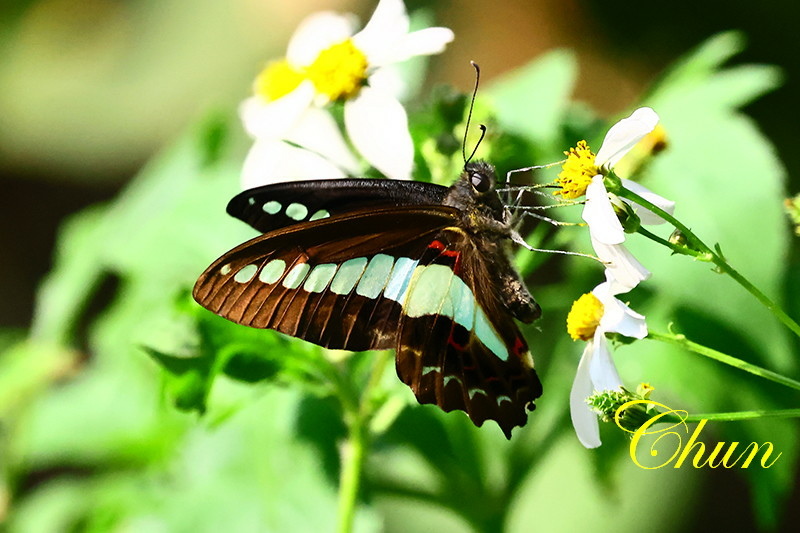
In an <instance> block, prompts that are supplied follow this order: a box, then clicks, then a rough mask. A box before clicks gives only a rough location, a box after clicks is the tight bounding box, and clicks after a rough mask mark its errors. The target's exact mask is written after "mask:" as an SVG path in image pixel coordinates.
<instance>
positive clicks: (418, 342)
mask: <svg viewBox="0 0 800 533" xmlns="http://www.w3.org/2000/svg"><path fill="white" fill-rule="evenodd" d="M497 260H504V261H507V259H506V258H505V257H502V258H494V257H493V258H487V257H483V256H482V255H481V251H480V250H478V249H476V248H475V245H474V244H473V242H472V240H471V239H470V238H469V236H468V235H467V234H466V233H465V232H464V231H463V230H461V229H459V228H457V227H449V228H446V229H444V230H443V231H442V232H441V233H439V234H438V235H437V236H436V237H435V238H434V240H433V241H432V242H431V243H430V244H429V245H428V247H427V249H426V250H425V252H424V254H423V255H422V257H421V259H420V261H419V265H418V266H417V269H416V272H415V274H414V276H413V277H412V279H411V281H410V283H409V287H408V290H407V293H406V297H405V300H404V302H403V315H402V317H401V320H400V332H399V334H398V343H397V374H398V376H400V379H401V380H402V381H403V382H404V383H406V384H407V385H409V386H410V387H411V389H412V390H413V391H414V394H415V395H416V396H417V400H419V402H420V403H434V404H436V405H438V406H439V407H441V408H442V409H443V410H444V411H452V410H455V409H458V410H461V411H465V412H466V413H467V414H468V415H469V417H470V419H471V420H472V421H473V422H474V423H475V424H476V425H478V426H480V425H482V424H483V422H484V421H485V420H487V419H490V420H495V421H496V422H497V423H498V425H499V426H500V428H501V429H502V430H503V433H505V435H506V437H508V438H511V430H512V429H513V428H514V427H516V426H523V425H525V423H526V422H527V419H528V416H527V411H529V410H533V409H534V407H535V406H534V404H533V401H534V400H535V399H536V398H538V397H539V396H541V394H542V385H541V383H540V381H539V378H538V377H537V375H536V372H535V370H534V369H533V359H532V357H531V355H530V352H529V351H528V347H527V344H526V343H525V340H524V339H523V337H522V335H521V334H520V332H519V329H518V328H517V326H516V324H515V323H514V319H513V318H512V317H511V315H510V314H509V312H508V310H507V309H506V308H505V307H504V306H503V305H502V304H501V302H500V301H499V300H498V296H497V294H496V291H495V290H494V287H495V286H496V285H495V282H494V280H493V279H492V278H491V275H492V274H491V273H490V271H489V269H490V268H492V267H491V262H492V261H497Z"/></svg>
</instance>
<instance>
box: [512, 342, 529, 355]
mask: <svg viewBox="0 0 800 533" xmlns="http://www.w3.org/2000/svg"><path fill="white" fill-rule="evenodd" d="M525 351H526V350H525V343H524V342H522V339H520V338H519V337H517V338H516V339H514V355H516V356H517V357H519V356H520V355H522V354H524V353H525Z"/></svg>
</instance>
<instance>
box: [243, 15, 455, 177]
mask: <svg viewBox="0 0 800 533" xmlns="http://www.w3.org/2000/svg"><path fill="white" fill-rule="evenodd" d="M452 39H453V32H452V31H450V30H449V29H447V28H426V29H423V30H419V31H414V32H409V19H408V15H407V13H406V10H405V6H404V5H403V2H402V0H381V1H380V2H379V3H378V6H377V8H376V9H375V12H374V13H373V15H372V17H371V18H370V20H369V22H367V24H366V26H364V28H363V29H362V30H361V31H359V32H357V33H355V24H354V19H353V17H352V16H347V15H340V14H336V13H331V12H323V13H317V14H314V15H311V16H309V17H308V18H306V19H305V20H304V21H303V22H302V23H301V24H300V26H299V27H298V28H297V30H296V31H295V33H294V35H293V36H292V39H291V41H290V43H289V46H288V49H287V53H286V59H285V60H283V61H280V62H277V63H273V64H271V65H270V66H268V67H267V69H265V70H264V72H262V74H261V75H260V76H259V78H258V79H257V80H256V91H255V92H256V94H255V95H254V96H253V97H251V98H248V99H247V100H246V101H245V102H243V104H242V107H241V116H242V120H243V121H244V124H245V129H247V131H248V133H250V134H251V135H252V136H254V137H255V138H256V139H257V142H256V145H255V146H254V147H253V150H254V151H255V150H259V151H261V150H266V151H267V152H272V153H274V152H276V151H283V152H286V150H285V148H278V147H277V145H276V143H283V141H289V143H291V144H292V145H298V146H301V147H304V148H308V149H309V150H310V151H311V152H313V155H314V156H317V157H316V158H315V157H311V156H308V154H307V153H305V154H303V156H304V157H306V158H310V160H313V161H311V162H310V163H309V164H310V167H311V168H317V169H319V168H320V158H321V159H323V160H328V161H329V162H330V163H331V165H330V168H329V169H328V170H329V171H330V177H337V176H336V175H339V174H343V173H344V172H349V173H355V172H357V171H358V167H359V164H358V161H357V160H356V159H355V158H354V157H353V155H352V154H351V153H350V151H349V150H348V148H347V144H346V143H345V141H344V139H343V138H342V135H341V133H340V131H339V128H338V126H337V125H336V123H335V121H334V120H333V118H332V117H331V116H330V115H329V114H328V113H324V112H322V113H320V111H321V109H320V108H322V107H324V106H325V105H327V104H329V103H331V102H334V101H342V102H344V123H345V128H346V130H347V134H348V137H349V139H350V141H351V142H352V144H353V146H354V147H355V148H356V150H357V151H358V152H359V153H360V154H361V155H362V156H363V157H364V159H366V161H367V162H368V163H370V164H371V165H372V166H374V167H375V168H376V169H378V170H379V171H380V172H382V173H383V174H384V175H386V176H388V177H390V178H394V179H410V177H411V170H412V166H413V159H414V147H413V144H412V141H411V135H410V134H409V132H408V117H407V115H406V112H405V109H404V108H403V106H402V105H401V104H400V102H399V101H398V99H397V97H396V89H397V83H396V79H393V74H392V70H391V67H392V65H393V64H394V63H398V62H401V61H405V60H406V59H409V58H411V57H414V56H419V55H430V54H436V53H439V52H441V51H442V50H443V49H444V47H445V45H446V44H447V43H449V42H450V41H451V40H452ZM283 144H286V143H283ZM297 155H298V154H297V153H296V154H295V156H297ZM307 160H308V159H307ZM270 161H271V164H272V165H274V164H275V161H274V160H271V159H268V158H267V157H266V156H263V155H254V154H251V155H250V156H249V157H248V163H249V164H248V165H246V168H245V177H244V180H245V182H247V183H252V182H254V181H258V180H260V181H262V182H264V181H266V180H265V179H262V176H263V173H264V172H266V173H269V172H270V171H271V169H270V168H268V167H269V163H270ZM262 162H263V163H266V165H262ZM299 166H300V167H302V166H303V165H302V164H301V165H299ZM301 173H302V172H299V173H298V174H301ZM286 177H287V176H282V177H281V178H282V179H286ZM316 177H323V176H320V175H317V176H316ZM324 177H328V175H325V176H324Z"/></svg>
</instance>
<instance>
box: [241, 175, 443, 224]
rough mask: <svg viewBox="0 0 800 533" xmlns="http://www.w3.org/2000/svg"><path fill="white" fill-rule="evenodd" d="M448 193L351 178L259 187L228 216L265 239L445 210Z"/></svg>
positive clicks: (404, 183) (430, 187)
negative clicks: (396, 212) (353, 216)
mask: <svg viewBox="0 0 800 533" xmlns="http://www.w3.org/2000/svg"><path fill="white" fill-rule="evenodd" d="M445 194H447V187H442V186H441V185H435V184H433V183H423V182H419V181H399V180H381V179H363V178H347V179H341V180H330V179H329V180H315V181H288V182H285V183H273V184H271V185H265V186H263V187H256V188H254V189H249V190H247V191H244V192H242V193H239V194H238V195H236V196H235V197H233V199H232V200H231V201H230V202H228V214H229V215H231V216H232V217H236V218H238V219H240V220H242V221H244V222H246V223H247V224H249V225H250V226H252V227H253V228H255V229H257V230H258V231H260V232H262V233H266V232H268V231H273V230H276V229H278V228H283V227H285V226H289V225H292V224H297V223H298V222H304V221H308V220H318V219H321V218H327V217H329V216H336V215H340V214H344V213H350V212H353V211H356V210H360V209H366V208H371V209H377V208H382V207H400V206H431V205H434V206H435V205H441V204H442V200H444V197H445Z"/></svg>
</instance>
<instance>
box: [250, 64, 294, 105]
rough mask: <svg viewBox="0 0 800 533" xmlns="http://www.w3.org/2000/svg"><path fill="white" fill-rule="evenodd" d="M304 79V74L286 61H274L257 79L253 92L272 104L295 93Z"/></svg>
mask: <svg viewBox="0 0 800 533" xmlns="http://www.w3.org/2000/svg"><path fill="white" fill-rule="evenodd" d="M303 79H304V78H303V73H302V72H300V71H298V70H296V69H294V68H293V67H292V66H291V65H290V64H289V63H288V62H287V61H286V60H285V59H282V60H280V61H273V62H271V63H270V64H268V65H267V66H266V68H264V70H262V71H261V73H260V74H259V75H258V76H257V77H256V81H255V82H254V83H253V92H255V93H256V95H258V96H261V97H262V98H264V99H265V100H266V101H267V102H272V101H273V100H277V99H278V98H280V97H282V96H286V95H287V94H289V93H290V92H292V91H294V90H295V89H296V88H297V86H298V85H300V82H302V81H303Z"/></svg>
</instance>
